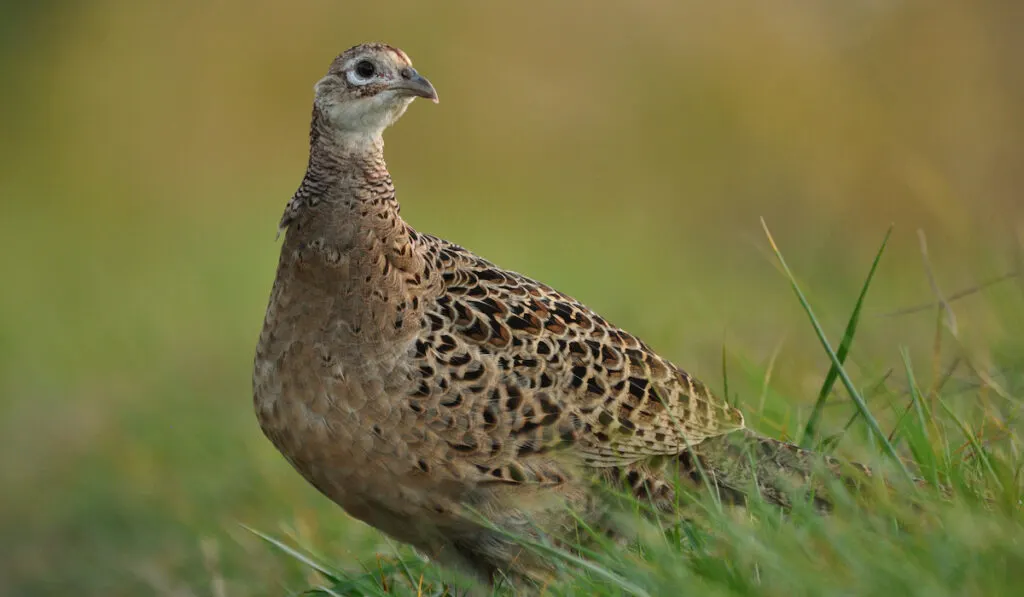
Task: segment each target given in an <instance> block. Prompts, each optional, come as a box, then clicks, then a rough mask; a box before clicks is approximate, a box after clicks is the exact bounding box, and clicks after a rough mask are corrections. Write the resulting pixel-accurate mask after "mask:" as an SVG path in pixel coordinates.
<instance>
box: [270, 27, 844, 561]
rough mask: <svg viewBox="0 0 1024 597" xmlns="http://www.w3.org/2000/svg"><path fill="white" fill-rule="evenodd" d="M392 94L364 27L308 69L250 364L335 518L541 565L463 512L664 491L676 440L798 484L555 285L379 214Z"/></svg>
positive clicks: (472, 553) (519, 510)
mask: <svg viewBox="0 0 1024 597" xmlns="http://www.w3.org/2000/svg"><path fill="white" fill-rule="evenodd" d="M368 65H369V66H368ZM371 71H373V74H372V76H370V72H371ZM414 96H420V97H427V98H432V99H435V100H436V93H435V92H434V90H433V87H432V86H431V85H430V84H429V83H428V82H426V80H425V79H423V78H422V77H420V76H419V75H418V74H416V71H415V70H413V69H412V66H411V64H410V63H409V59H408V57H407V56H406V55H405V54H404V53H402V52H401V51H399V50H397V49H394V48H391V47H389V46H385V45H381V44H368V45H363V46H357V47H355V48H352V49H350V50H348V51H346V52H345V53H343V54H342V55H341V56H339V57H338V58H337V59H336V60H335V61H334V63H333V64H332V65H331V68H330V70H329V72H328V75H327V76H326V77H325V78H324V79H323V80H321V81H320V82H319V83H318V84H317V92H316V100H315V103H314V108H313V118H312V127H311V134H310V159H309V166H308V169H307V172H306V176H305V178H304V179H303V181H302V184H301V185H300V187H299V190H298V191H297V192H296V193H295V196H294V197H293V199H292V200H291V202H290V203H289V204H288V207H287V209H286V212H285V215H284V218H283V219H282V221H281V226H282V228H287V233H286V236H285V240H284V244H283V247H282V250H281V258H280V263H279V265H278V271H277V278H276V280H275V282H274V286H273V290H272V293H271V297H270V304H269V306H268V308H267V313H266V320H265V323H264V327H263V331H262V333H261V335H260V339H259V344H258V347H257V353H256V362H255V372H254V395H255V408H256V413H257V415H258V418H259V422H260V425H261V426H262V428H263V430H264V432H265V433H266V435H267V437H269V438H270V440H271V441H272V442H273V443H274V445H275V446H276V447H277V448H278V449H279V450H280V451H281V452H282V453H283V454H284V455H285V457H286V458H287V459H288V460H289V461H290V462H291V463H292V465H293V466H294V467H295V468H296V469H297V470H298V471H299V472H300V473H301V474H302V475H303V476H304V477H305V478H306V479H307V480H308V481H309V482H310V483H312V484H313V485H314V486H316V487H317V489H319V490H320V491H321V492H323V493H324V494H325V495H327V496H328V497H329V498H331V499H332V500H334V501H335V502H337V503H338V504H339V505H340V506H342V507H343V508H344V509H345V510H346V511H347V512H349V513H350V514H351V515H353V516H355V517H356V518H359V519H361V520H363V521H365V522H367V523H369V524H371V525H373V526H375V527H377V528H378V529H381V530H382V531H384V532H385V533H387V534H389V535H391V536H393V537H395V538H397V539H399V540H402V541H405V542H408V543H411V544H413V545H415V546H416V547H418V548H419V549H421V550H422V551H423V552H425V553H426V554H427V555H429V556H431V557H433V558H436V559H439V560H440V561H442V562H446V563H449V564H453V565H457V566H461V567H463V568H465V569H469V570H472V571H474V572H476V573H478V574H479V575H480V576H481V577H483V578H490V577H491V576H492V575H493V574H495V573H496V572H498V571H502V572H505V573H508V574H511V575H513V576H525V577H534V578H539V577H542V576H544V574H545V570H546V568H545V566H544V564H543V562H541V561H539V560H537V559H535V558H531V557H530V556H529V555H528V554H524V553H521V550H520V549H519V548H518V547H517V546H516V544H515V543H514V542H512V541H510V540H508V539H506V538H505V537H504V536H503V535H501V534H499V533H497V532H494V531H493V530H490V529H488V528H487V527H486V526H484V525H481V524H480V523H479V521H478V520H477V519H476V518H475V514H474V511H476V512H479V513H482V514H484V515H485V516H487V517H488V518H490V519H491V520H492V521H493V522H494V523H496V524H498V525H500V526H502V527H504V528H506V529H508V530H510V531H512V532H513V533H533V532H535V529H536V528H538V527H539V528H542V529H544V530H545V531H547V532H549V533H551V534H552V536H554V537H555V538H557V537H558V536H559V533H560V532H568V531H569V530H570V529H571V527H572V525H573V519H572V518H571V517H569V516H568V515H567V513H566V506H569V507H572V508H574V509H575V510H577V511H579V512H580V513H582V515H583V516H584V517H586V518H588V519H589V520H591V521H592V522H593V523H594V524H600V521H601V520H602V513H603V504H602V502H601V501H600V499H599V498H598V497H596V496H597V492H595V491H594V489H595V483H597V484H600V483H612V484H619V485H620V486H625V487H627V488H629V489H631V490H632V491H634V492H635V493H636V494H637V495H638V496H641V497H643V498H644V499H649V500H652V501H653V502H654V503H655V505H657V506H658V507H660V508H661V509H663V510H668V509H670V507H671V504H672V502H673V491H674V487H675V485H674V484H673V482H672V479H673V477H674V476H675V475H677V474H680V473H681V474H682V475H683V476H684V477H686V476H693V475H694V474H695V473H694V470H695V467H694V456H696V457H697V458H699V462H700V463H701V464H703V465H704V468H705V470H706V471H707V472H708V473H709V476H710V477H711V478H712V479H713V481H714V482H716V483H717V484H718V485H719V486H720V488H722V489H726V490H732V491H734V492H736V493H737V494H740V493H742V492H743V491H745V490H747V489H748V488H749V487H751V486H752V484H753V483H754V479H755V477H756V478H757V483H758V484H759V486H760V490H761V492H762V493H763V494H764V495H765V497H767V498H768V499H770V500H772V501H775V502H777V503H780V504H783V505H785V504H787V503H788V499H789V494H788V493H787V492H786V486H787V482H786V480H785V478H786V477H789V476H795V477H796V480H797V481H798V482H805V481H806V480H807V478H808V475H809V473H810V470H811V467H812V463H813V462H814V460H815V459H814V458H813V457H812V455H811V454H809V453H807V452H803V451H800V450H798V449H797V448H795V447H793V446H789V445H788V444H784V443H781V442H778V441H776V440H771V439H768V438H763V437H760V436H757V435H755V434H753V433H751V432H749V431H746V430H745V429H744V423H743V416H742V415H741V414H740V412H739V411H737V410H736V409H735V408H732V407H731V406H729V405H727V404H726V403H725V402H724V401H722V400H720V399H718V398H716V397H715V396H714V395H712V393H711V392H710V391H709V390H708V389H707V387H705V386H704V385H703V384H702V383H700V382H699V381H697V380H696V379H694V378H693V377H691V376H690V375H688V374H687V373H686V372H684V371H683V370H681V369H680V368H678V367H676V366H675V365H673V364H672V363H671V362H669V361H668V360H666V359H665V358H663V357H661V356H659V355H658V354H656V353H655V352H654V351H652V350H651V349H650V348H649V347H648V346H647V345H646V344H644V343H643V342H642V341H640V340H639V339H637V338H636V337H635V336H633V335H631V334H629V333H628V332H625V331H623V330H622V329H620V328H618V327H616V326H614V325H612V324H611V323H609V322H607V321H606V320H605V319H603V318H602V317H600V316H599V315H597V314H596V313H594V312H592V311H591V310H589V309H587V308H586V307H585V306H583V305H582V304H580V303H579V302H578V301H576V300H575V299H573V298H571V297H569V296H566V295H564V294H562V293H560V292H558V291H556V290H554V289H552V288H550V287H548V286H546V285H544V284H541V283H539V282H536V281H534V280H531V279H529V278H527V277H525V276H522V275H520V274H517V273H514V272H510V271H507V270H504V269H501V268H500V267H498V266H496V265H494V264H492V263H490V262H488V261H486V260H484V259H482V258H480V257H477V256H476V255H474V254H472V253H470V252H469V251H467V250H465V249H463V248H461V247H459V246H456V245H454V244H451V243H449V242H447V241H444V240H441V239H439V238H436V237H433V236H430V235H427V234H423V233H420V232H417V231H416V230H414V229H413V228H412V227H410V226H409V225H408V224H407V223H406V222H405V221H404V220H403V219H402V218H401V217H400V215H399V206H398V202H397V201H396V200H395V193H394V187H393V186H392V182H391V177H390V175H389V173H388V170H387V168H386V166H385V164H384V159H383V143H382V141H381V132H382V131H383V130H384V128H386V127H387V126H388V125H390V124H391V123H393V122H394V121H395V120H396V119H397V118H398V117H399V116H400V115H401V114H402V113H403V112H404V111H405V108H406V107H407V106H408V105H409V103H410V102H411V100H412V98H413V97H414ZM688 447H691V448H692V451H690V450H688ZM747 447H754V448H755V449H754V450H753V454H754V455H755V457H756V458H755V460H754V461H751V459H749V458H747V457H746V456H745V455H744V453H743V449H744V448H747ZM833 466H834V464H833Z"/></svg>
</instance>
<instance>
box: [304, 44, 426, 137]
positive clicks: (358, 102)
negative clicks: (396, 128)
mask: <svg viewBox="0 0 1024 597" xmlns="http://www.w3.org/2000/svg"><path fill="white" fill-rule="evenodd" d="M315 89H316V99H315V106H316V108H317V109H318V111H319V112H320V113H321V114H322V115H323V117H324V120H325V121H326V124H327V126H328V128H329V129H331V132H332V133H333V134H334V135H335V136H336V137H340V138H341V139H342V140H351V141H356V140H358V139H365V140H370V139H376V138H379V137H380V134H381V133H382V132H383V131H384V129H385V128H387V127H389V126H391V125H392V124H394V122H395V121H396V120H398V118H399V117H401V116H402V114H404V113H405V110H406V108H408V107H409V104H411V103H412V100H413V99H415V98H417V97H422V98H426V99H429V100H432V101H433V102H434V103H437V91H435V90H434V86H433V85H431V84H430V81H428V80H427V79H426V78H424V77H423V76H422V75H420V74H419V73H418V72H416V69H414V68H413V67H412V62H411V61H410V60H409V57H408V56H406V54H405V52H403V51H401V50H399V49H398V48H393V47H391V46H388V45H385V44H379V43H370V44H361V45H358V46H355V47H354V48H350V49H348V50H346V51H345V52H343V53H342V54H341V55H340V56H338V57H337V58H335V59H334V62H332V63H331V67H330V69H328V71H327V75H326V76H325V77H324V78H323V79H320V81H319V82H317V84H316V88H315Z"/></svg>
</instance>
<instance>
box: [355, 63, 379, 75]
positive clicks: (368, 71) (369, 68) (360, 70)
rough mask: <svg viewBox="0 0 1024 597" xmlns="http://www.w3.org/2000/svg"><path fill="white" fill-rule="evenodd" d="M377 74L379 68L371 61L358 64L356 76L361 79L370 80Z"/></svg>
mask: <svg viewBox="0 0 1024 597" xmlns="http://www.w3.org/2000/svg"><path fill="white" fill-rule="evenodd" d="M376 73H377V68H376V67H375V66H373V63H372V62H370V61H369V60H360V61H359V62H358V63H357V64H356V74H357V75H359V78H360V79H369V78H370V77H372V76H373V75H375V74H376Z"/></svg>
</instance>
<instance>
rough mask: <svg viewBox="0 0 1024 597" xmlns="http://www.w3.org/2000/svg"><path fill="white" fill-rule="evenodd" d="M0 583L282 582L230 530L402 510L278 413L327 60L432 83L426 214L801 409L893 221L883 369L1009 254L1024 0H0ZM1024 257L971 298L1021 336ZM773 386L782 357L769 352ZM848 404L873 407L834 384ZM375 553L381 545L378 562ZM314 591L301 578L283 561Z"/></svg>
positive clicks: (403, 168) (874, 371)
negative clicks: (358, 499)
mask: <svg viewBox="0 0 1024 597" xmlns="http://www.w3.org/2000/svg"><path fill="white" fill-rule="evenodd" d="M0 11H2V12H0V75H2V78H0V80H2V81H3V83H2V84H0V85H2V87H0V102H2V108H3V109H2V114H3V117H2V118H0V133H2V134H0V198H2V201H3V206H2V212H0V213H2V216H0V223H2V224H0V225H2V235H0V273H2V278H0V280H2V282H0V284H2V287H3V288H2V291H0V448H2V449H0V486H2V493H0V594H3V595H42V594H62V595H68V594H77V595H141V594H156V595H174V596H190V595H214V596H218V597H219V596H221V595H261V594H268V595H269V594H280V593H281V590H282V587H283V586H284V585H286V584H289V583H294V582H300V583H301V580H302V577H301V575H302V574H303V573H302V572H301V571H299V570H298V569H297V568H295V567H294V565H293V564H291V563H289V562H286V561H282V560H283V558H281V557H280V556H279V555H278V554H275V553H273V552H272V551H271V550H270V549H268V548H267V547H266V546H265V545H264V544H262V543H260V542H259V541H258V540H256V539H255V538H254V537H252V536H251V535H249V534H248V533H247V532H246V531H245V530H243V529H242V528H241V527H240V526H239V524H238V523H240V522H241V523H245V524H248V525H251V526H253V527H256V528H259V529H262V530H265V531H269V532H273V533H279V532H283V533H289V534H293V535H295V536H297V537H298V538H299V539H300V540H301V541H303V542H305V543H307V544H310V545H312V546H315V547H318V548H320V549H322V551H324V552H326V553H327V554H329V555H330V557H332V558H333V559H334V560H336V561H340V562H343V563H350V564H351V563H354V562H355V561H356V560H357V559H359V558H364V559H365V558H366V557H370V558H372V553H373V550H374V549H377V548H379V546H380V545H381V539H380V537H379V536H378V535H376V534H375V533H373V532H372V531H370V530H368V529H366V528H365V527H363V526H362V525H360V524H356V523H353V522H351V521H350V520H349V519H348V518H347V517H346V516H345V515H344V514H343V513H342V512H341V511H340V510H339V509H337V508H335V507H334V506H332V505H331V504H330V503H329V502H327V500H326V499H324V498H322V497H320V496H319V495H318V494H317V493H316V492H315V491H314V490H313V489H312V488H311V487H309V486H308V485H307V484H306V483H305V482H303V481H302V480H301V479H300V478H299V476H298V475H297V474H295V473H294V472H292V471H291V469H290V467H289V466H288V465H287V463H286V462H285V461H284V460H283V459H282V458H281V457H280V456H279V455H277V454H276V452H274V450H273V448H272V447H271V446H270V444H269V442H267V441H266V440H265V439H264V438H263V437H262V435H261V433H260V431H259V429H258V427H257V424H256V421H255V418H254V416H253V414H252V407H251V393H250V369H251V359H252V354H253V349H254V345H255V341H256V336H257V334H258V331H259V328H260V324H261V322H262V317H263V310H264V308H265V305H266V299H267V295H268V292H269V287H270V283H271V280H272V277H273V273H274V268H275V266H276V256H277V252H278V244H277V243H276V242H275V240H274V235H275V231H276V224H277V221H278V217H279V216H280V213H281V210H282V209H283V207H284V204H285V203H286V201H287V200H288V198H289V197H290V195H291V193H292V192H293V190H294V189H295V188H296V186H297V184H298V182H299V180H300V179H301V176H302V173H303V169H304V167H305V161H306V143H307V137H306V130H307V129H306V127H307V125H308V117H309V105H310V101H311V97H312V85H313V83H314V82H315V81H316V80H317V79H319V77H320V76H322V74H323V72H324V71H325V69H326V68H327V65H328V64H329V63H330V61H331V59H332V58H333V57H334V56H335V55H336V54H337V53H339V52H340V51H342V50H344V49H346V48H347V47H349V46H351V45H354V44H356V43H359V42H362V41H370V40H381V41H387V42H389V43H392V44H394V45H397V46H399V47H401V48H403V49H404V50H406V52H407V53H408V54H409V55H410V56H411V57H412V58H413V60H414V62H415V64H416V66H417V67H418V69H419V70H420V72H422V73H423V74H425V75H426V76H427V77H429V78H430V79H431V81H433V83H434V84H435V86H436V87H437V89H438V91H439V93H440V96H441V103H440V105H438V106H433V105H431V104H429V103H417V105H415V106H413V107H412V109H411V110H410V111H409V113H408V115H407V116H406V117H405V118H404V119H403V121H402V122H401V123H400V125H399V126H397V127H396V128H395V129H394V130H392V131H390V132H389V133H388V134H387V136H386V140H387V144H388V148H387V155H388V159H389V164H390V166H391V170H392V173H393V175H394V178H395V182H396V186H397V188H398V189H399V199H400V200H401V201H402V205H403V215H405V216H406V218H407V219H408V220H409V221H410V222H411V223H412V224H413V225H414V226H416V227H417V228H419V229H422V230H426V231H430V232H432V233H434V234H437V235H440V236H443V237H446V238H449V239H451V240H453V241H455V242H458V243H460V244H462V245H464V246H467V247H469V248H471V249H473V250H474V251H476V252H478V253H481V254H483V255H484V256H486V257H488V258H490V259H491V260H494V261H497V262H498V263H500V264H502V265H505V266H506V267H509V268H511V269H515V270H518V271H522V272H524V273H527V274H529V275H531V276H533V277H536V278H539V279H542V280H544V281H546V282H548V283H550V284H552V285H553V286H555V287H557V288H559V289H561V290H563V291H566V292H569V293H571V294H573V295H575V296H577V297H578V298H580V299H581V300H583V301H584V302H585V303H587V304H589V305H590V306H592V307H593V308H595V309H597V310H598V311H600V312H602V313H603V314H605V315H606V316H607V317H608V318H610V319H611V320H612V321H615V322H616V323H618V324H619V325H621V326H623V327H626V328H628V329H630V330H631V331H633V332H635V333H637V334H639V335H640V336H641V337H644V338H645V339H647V340H648V341H649V343H651V344H652V345H653V346H654V347H655V348H656V349H657V350H659V352H662V353H664V354H666V355H667V356H669V357H670V358H672V359H673V360H674V361H675V362H677V363H679V364H681V365H683V366H684V367H686V368H687V369H689V370H690V371H692V372H694V373H695V374H697V375H699V376H700V377H702V378H703V379H705V380H707V382H708V383H709V384H710V385H712V387H715V388H719V389H720V388H721V385H722V381H721V380H722V365H721V363H722V355H723V351H724V353H725V355H726V358H727V361H728V363H729V367H730V390H731V393H734V394H736V396H737V399H738V400H739V401H740V403H741V404H742V405H743V406H744V409H745V410H748V411H757V412H760V413H761V414H762V416H760V417H757V416H752V417H751V420H752V421H753V423H754V424H755V425H757V426H759V427H760V428H762V429H763V430H764V431H766V432H769V433H773V434H776V435H789V434H791V433H793V432H794V430H795V429H796V427H795V425H796V424H797V422H799V421H802V420H803V419H805V418H806V415H807V412H808V410H809V407H810V405H811V404H812V403H813V400H814V397H815V394H816V392H817V389H818V387H819V386H820V383H821V379H822V378H823V376H824V374H825V372H826V370H827V361H826V357H825V356H824V355H823V354H822V352H821V350H820V347H819V346H818V345H817V344H816V340H815V339H814V336H813V332H812V331H811V329H810V327H809V326H808V325H807V323H806V317H805V316H804V315H803V314H802V312H801V311H800V308H799V305H798V303H797V302H796V301H795V300H794V299H793V297H792V293H791V291H790V289H789V287H788V284H787V282H786V281H785V280H784V278H782V277H781V276H780V275H779V273H778V272H777V270H776V269H775V267H774V263H773V261H772V259H771V258H770V253H769V252H768V249H767V243H766V242H765V239H764V236H763V233H762V231H761V228H760V223H759V218H760V217H762V216H763V217H764V218H765V220H766V221H767V223H768V225H769V226H770V227H771V229H772V232H773V234H774V235H775V238H776V239H777V240H778V242H779V244H780V246H781V248H782V250H783V252H784V253H785V254H786V255H787V257H788V259H789V262H790V265H791V266H792V267H793V268H794V269H795V270H796V272H797V273H798V275H799V277H800V279H801V281H802V283H803V284H804V285H805V286H806V288H807V289H808V292H809V294H810V298H811V300H812V302H813V304H814V305H815V307H816V309H817V312H818V315H819V316H820V317H821V319H822V320H823V322H824V323H825V325H826V328H827V331H828V333H829V334H830V335H831V336H832V337H833V338H834V339H835V340H836V341H837V340H838V337H839V335H840V334H841V331H842V327H843V325H844V324H845V320H846V318H847V317H848V315H849V311H850V309H851V308H852V306H853V303H854V300H855V297H856V294H857V290H858V288H859V286H860V284H861V283H862V281H863V277H864V276H865V275H866V273H867V269H868V267H869V265H870V262H871V259H872V257H873V255H874V252H875V251H876V250H877V247H878V245H879V243H880V242H881V239H882V237H883V235H884V233H885V231H886V229H887V227H888V226H889V225H890V223H895V226H896V227H895V231H894V235H893V239H892V241H891V244H890V247H889V250H888V251H887V253H886V255H885V257H884V261H883V264H882V267H881V269H880V271H879V275H878V279H877V283H876V284H875V286H874V288H873V290H872V293H871V295H870V297H869V300H868V304H867V307H866V311H865V320H864V323H863V324H862V326H861V330H860V335H859V337H858V340H857V342H856V344H855V346H854V351H853V355H852V361H853V363H852V365H851V372H852V373H853V374H854V376H855V379H856V380H857V381H858V383H867V382H868V381H870V379H872V377H873V376H877V375H879V374H881V373H884V372H885V371H886V369H887V368H889V367H892V366H896V365H898V364H899V347H900V346H908V347H910V348H911V350H912V354H913V355H914V358H915V361H917V362H919V363H920V364H921V366H922V368H923V372H924V373H925V374H928V373H929V372H931V373H930V374H931V375H935V374H936V372H937V371H939V370H940V369H941V368H942V367H944V366H945V361H943V362H936V363H931V360H932V358H933V356H932V343H933V336H934V332H933V330H934V328H935V312H934V311H931V310H929V311H924V312H919V313H915V314H910V315H905V316H900V317H882V316H881V314H883V313H885V312H887V311H892V310H896V309H900V308H903V307H907V306H911V305H915V304H919V303H922V302H925V303H926V302H928V301H929V300H932V296H933V295H932V291H931V289H930V286H929V283H928V279H927V277H926V274H925V270H924V267H923V265H922V257H921V251H920V247H919V239H918V230H922V231H924V233H925V234H926V236H927V239H928V246H929V253H930V258H931V261H932V266H933V267H934V270H935V276H936V279H937V282H938V284H939V285H940V287H941V288H942V289H943V291H944V292H945V293H947V294H951V293H953V292H954V291H956V290H959V289H963V288H969V287H971V286H974V285H977V284H979V283H982V282H984V281H986V280H989V279H991V278H994V277H997V276H999V275H1002V274H1005V273H1006V272H1008V271H1013V270H1014V269H1015V268H1019V267H1020V266H1019V263H1020V260H1021V257H1020V256H1021V254H1022V253H1021V239H1022V238H1024V68H1021V57H1024V36H1022V35H1021V34H1020V33H1021V26H1022V24H1024V4H1022V3H1019V2H1005V1H996V0H971V1H968V0H964V1H962V2H935V1H929V0H905V1H897V2H888V1H880V0H872V1H867V2H857V3H837V2H827V1H824V0H821V1H817V2H815V1H813V0H776V1H775V2H770V3H766V2H757V1H755V0H748V1H735V2H722V3H717V4H715V3H708V2H701V1H699V0H688V1H678V0H677V1H670V0H646V1H645V0H641V1H638V2H632V3H625V2H611V1H607V0H603V1H596V2H576V3H549V2H540V1H535V0H531V1H519V2H515V3H483V2H471V1H468V0H467V1H462V2H447V3H443V4H442V3H426V2H413V1H404V2H387V3H381V2H364V3H354V2H329V1H326V0H323V1H299V2H287V3H286V2H270V1H266V0H249V1H245V2H243V1H241V0H217V1H212V2H196V1H182V2H177V3H169V2H138V1H128V0H93V1H91V2H72V1H60V0H49V1H45V2H41V1H40V2H11V1H6V2H0ZM1022 291H1024V285H1021V284H1020V282H1019V280H1018V281H1013V280H1009V281H1006V282H1003V283H1001V284H998V285H995V286H993V287H991V288H988V289H986V290H985V291H984V292H982V293H979V294H976V295H973V296H971V297H968V298H965V299H963V300H960V301H957V302H956V303H954V308H955V312H956V315H957V323H958V327H957V329H958V334H959V345H956V346H950V345H949V343H948V342H947V343H946V346H945V347H944V348H943V353H942V354H943V358H944V359H951V358H954V357H955V356H957V355H963V354H966V355H969V357H970V358H971V359H972V360H973V361H974V362H975V363H978V364H979V366H981V367H983V368H985V369H986V370H988V371H990V372H991V373H992V375H993V376H994V377H997V378H1000V379H1002V378H1003V377H1005V375H1006V372H1007V371H1013V370H1014V368H1015V367H1016V370H1017V371H1020V367H1021V366H1022V365H1024V341H1022V340H1021V338H1020V336H1021V332H1022V331H1024V292H1022ZM769 377H770V380H769V382H768V383H767V384H766V383H765V379H766V378H769ZM836 402H837V406H836V407H835V408H834V409H830V410H829V417H828V424H830V425H833V426H834V425H835V422H836V421H840V420H842V419H843V417H845V416H848V413H849V409H848V408H846V407H845V406H844V405H843V401H842V400H837V401H836ZM367 554H370V555H369V556H367ZM289 586H290V584H289Z"/></svg>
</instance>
